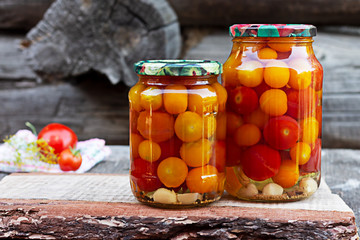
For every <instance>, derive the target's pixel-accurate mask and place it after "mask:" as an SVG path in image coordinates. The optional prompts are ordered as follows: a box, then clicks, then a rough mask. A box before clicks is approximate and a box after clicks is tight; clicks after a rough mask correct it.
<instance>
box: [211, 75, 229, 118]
mask: <svg viewBox="0 0 360 240" xmlns="http://www.w3.org/2000/svg"><path fill="white" fill-rule="evenodd" d="M211 86H212V87H213V88H214V89H215V91H216V95H217V99H218V103H219V111H220V112H224V111H225V106H226V100H227V97H228V96H227V91H226V89H225V88H224V87H223V86H221V84H220V83H218V82H215V83H213V84H211Z"/></svg>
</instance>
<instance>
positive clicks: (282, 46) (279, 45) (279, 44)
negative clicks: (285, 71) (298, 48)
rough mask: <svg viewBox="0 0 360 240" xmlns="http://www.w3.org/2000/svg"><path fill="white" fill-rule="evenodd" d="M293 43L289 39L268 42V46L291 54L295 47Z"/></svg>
mask: <svg viewBox="0 0 360 240" xmlns="http://www.w3.org/2000/svg"><path fill="white" fill-rule="evenodd" d="M293 45H294V44H293V43H291V40H288V39H280V38H277V39H274V40H270V41H269V42H268V46H269V47H271V48H272V49H274V50H275V51H278V52H289V51H291V49H292V47H293Z"/></svg>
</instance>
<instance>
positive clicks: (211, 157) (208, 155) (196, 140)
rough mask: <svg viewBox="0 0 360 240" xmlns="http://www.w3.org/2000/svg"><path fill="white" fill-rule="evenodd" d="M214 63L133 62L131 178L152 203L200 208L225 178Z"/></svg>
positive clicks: (221, 103) (222, 101) (220, 94)
mask: <svg viewBox="0 0 360 240" xmlns="http://www.w3.org/2000/svg"><path fill="white" fill-rule="evenodd" d="M221 69H222V68H221V64H220V63H218V62H215V61H205V60H204V61H197V60H151V61H141V62H138V63H136V64H135V72H136V73H137V74H138V76H139V81H138V83H137V84H136V85H135V86H133V87H132V88H131V89H130V91H129V102H130V159H131V169H130V182H131V188H132V191H133V193H134V195H135V197H136V198H137V199H138V200H139V201H140V202H144V203H147V204H150V205H153V206H158V207H165V208H174V207H175V208H176V207H191V206H201V205H205V204H208V203H210V202H213V201H215V200H218V199H219V198H220V197H221V195H222V193H223V191H224V182H225V173H224V170H225V153H226V149H225V137H226V136H225V134H226V128H225V121H226V120H225V105H226V98H227V92H226V90H225V88H224V87H223V86H222V85H221V84H220V83H218V81H217V77H218V76H219V74H220V73H221Z"/></svg>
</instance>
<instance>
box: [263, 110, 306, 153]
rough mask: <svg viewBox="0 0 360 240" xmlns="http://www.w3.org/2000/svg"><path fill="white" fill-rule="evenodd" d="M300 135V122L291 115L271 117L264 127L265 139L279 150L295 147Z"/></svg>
mask: <svg viewBox="0 0 360 240" xmlns="http://www.w3.org/2000/svg"><path fill="white" fill-rule="evenodd" d="M299 136H300V127H299V124H298V123H297V122H296V121H295V119H293V118H291V117H289V116H280V117H274V118H271V119H270V120H269V122H268V123H267V124H266V125H265V127H264V138H265V141H266V142H267V143H268V144H269V145H270V146H271V147H273V148H275V149H278V150H285V149H289V148H291V147H293V146H294V145H295V144H296V142H297V141H298V140H299Z"/></svg>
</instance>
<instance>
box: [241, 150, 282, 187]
mask: <svg viewBox="0 0 360 240" xmlns="http://www.w3.org/2000/svg"><path fill="white" fill-rule="evenodd" d="M280 165H281V158H280V154H279V152H278V151H276V150H274V149H272V148H270V147H268V146H266V145H262V144H258V145H255V146H252V147H250V148H248V149H247V150H245V151H244V153H243V155H242V158H241V167H242V169H243V171H244V173H245V175H246V176H248V177H249V178H251V179H253V180H255V181H263V180H265V179H268V178H271V177H273V176H274V175H275V174H277V173H278V171H279V169H280Z"/></svg>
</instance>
